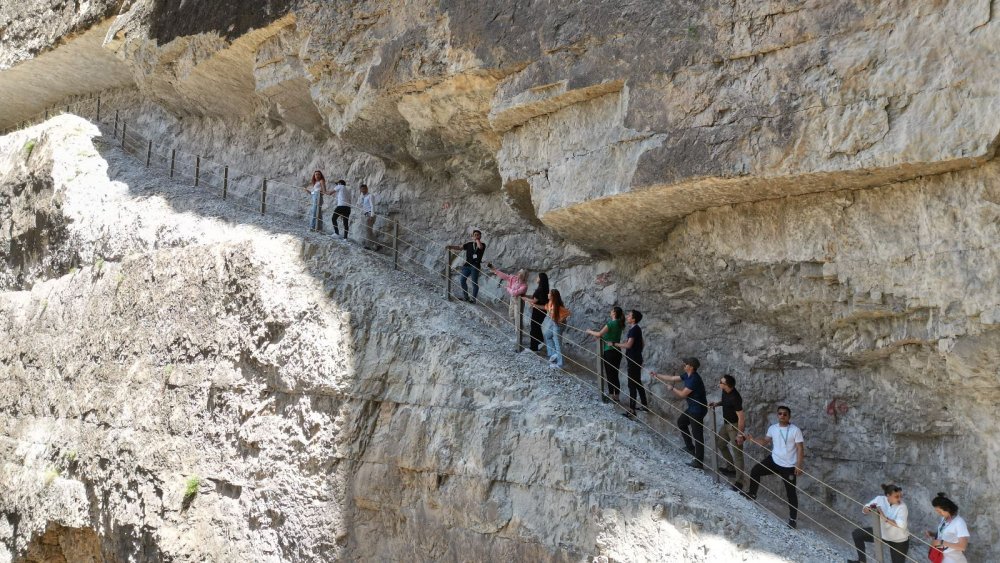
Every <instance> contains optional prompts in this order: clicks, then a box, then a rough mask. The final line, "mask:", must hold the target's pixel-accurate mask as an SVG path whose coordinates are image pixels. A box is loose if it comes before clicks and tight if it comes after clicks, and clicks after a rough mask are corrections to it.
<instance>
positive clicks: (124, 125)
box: [122, 121, 128, 149]
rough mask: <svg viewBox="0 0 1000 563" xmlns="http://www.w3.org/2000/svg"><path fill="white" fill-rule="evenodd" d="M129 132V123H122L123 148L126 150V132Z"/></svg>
mask: <svg viewBox="0 0 1000 563" xmlns="http://www.w3.org/2000/svg"><path fill="white" fill-rule="evenodd" d="M126 130H128V121H122V148H123V149H124V148H125V131H126Z"/></svg>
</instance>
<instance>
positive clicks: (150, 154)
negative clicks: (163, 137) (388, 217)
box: [146, 139, 153, 168]
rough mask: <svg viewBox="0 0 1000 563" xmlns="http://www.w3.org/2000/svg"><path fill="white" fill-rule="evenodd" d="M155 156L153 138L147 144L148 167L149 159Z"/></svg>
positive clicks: (147, 164)
mask: <svg viewBox="0 0 1000 563" xmlns="http://www.w3.org/2000/svg"><path fill="white" fill-rule="evenodd" d="M152 157H153V140H152V139H150V140H149V143H147V144H146V168H149V161H150V159H151V158H152Z"/></svg>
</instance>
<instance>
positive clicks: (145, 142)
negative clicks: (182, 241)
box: [81, 98, 930, 561]
mask: <svg viewBox="0 0 1000 563" xmlns="http://www.w3.org/2000/svg"><path fill="white" fill-rule="evenodd" d="M98 100H99V98H98ZM88 101H89V100H84V101H81V103H83V102H88ZM98 103H99V102H98ZM116 121H117V120H116ZM98 122H99V126H100V125H108V123H107V122H106V121H100V120H99V121H98ZM117 129H118V128H117V123H116V127H115V133H117ZM121 137H122V139H121V145H122V148H124V149H126V152H127V153H128V154H132V153H129V152H128V149H129V148H130V147H128V145H135V147H132V148H131V149H132V152H136V153H138V152H139V151H140V150H141V149H143V148H145V150H146V152H145V153H144V154H145V155H147V162H149V158H148V157H149V156H150V155H152V154H154V151H153V149H152V146H153V144H152V143H151V141H150V140H149V139H145V138H143V137H142V136H140V135H138V134H136V133H135V132H134V131H127V130H126V127H125V122H123V127H122V135H121ZM115 139H116V140H117V137H115ZM126 139H127V140H126ZM178 152H180V154H182V155H185V154H186V155H188V156H194V157H197V159H198V161H201V162H205V163H211V164H214V165H216V166H218V167H224V168H225V170H226V173H227V176H228V180H229V181H230V182H232V181H233V180H234V178H235V177H244V178H251V179H253V178H259V179H261V180H262V181H264V182H265V183H267V182H272V183H273V185H275V187H277V186H282V187H284V188H286V189H291V190H301V189H303V188H302V187H296V186H293V185H291V184H288V183H286V182H282V181H280V180H274V179H267V178H262V177H259V176H256V175H253V174H251V173H247V172H243V171H236V175H235V176H234V175H231V173H232V172H233V171H234V170H235V169H233V168H231V167H228V166H224V165H222V164H221V163H216V162H214V161H212V160H210V159H204V160H202V157H200V156H199V155H194V154H192V153H186V152H184V151H177V150H176V149H173V150H172V151H171V155H170V156H169V157H168V156H167V155H166V154H165V153H162V152H159V151H156V152H155V154H157V155H158V156H160V157H162V158H164V159H166V158H170V159H171V162H172V164H173V165H174V172H175V173H176V154H177V153H178ZM141 156H142V155H140V154H136V157H137V158H140V157H141ZM149 163H150V165H151V162H149ZM193 168H194V169H197V165H196V166H195V167H193ZM187 169H188V170H192V167H191V166H190V165H188V167H187ZM200 172H206V173H207V174H209V175H211V176H213V177H215V178H217V179H218V178H220V176H219V175H218V174H217V173H212V172H210V171H207V170H201V171H199V172H198V173H200ZM265 185H266V184H265ZM213 188H214V187H213ZM215 189H221V190H222V193H223V194H225V188H215ZM267 197H276V198H278V200H284V201H290V202H293V203H295V204H296V205H297V206H302V205H303V201H302V198H291V197H290V196H285V195H283V194H277V193H266V194H264V197H262V201H263V202H264V203H266V199H267ZM239 199H249V198H241V197H240V196H239V195H237V194H231V195H230V197H229V198H227V199H226V201H231V202H232V203H233V204H235V205H236V206H237V207H240V208H242V209H245V210H247V211H250V212H252V213H258V212H259V211H261V210H260V209H255V208H254V207H252V206H248V205H246V204H245V203H243V202H240V201H238V200H239ZM305 205H308V204H305ZM268 215H281V216H283V217H285V218H286V219H287V220H294V221H296V222H297V223H298V224H299V225H301V221H302V220H303V216H302V213H301V212H300V213H296V214H294V215H292V214H288V213H284V212H281V211H280V210H279V211H271V212H270V213H268ZM376 217H377V218H380V219H383V220H386V221H389V222H391V223H393V224H394V225H395V228H396V229H400V230H402V232H403V233H404V234H409V235H412V236H414V237H416V238H419V239H422V240H424V241H426V242H428V243H429V244H431V245H438V244H440V243H438V242H437V241H434V240H433V239H431V238H429V237H427V236H426V235H424V234H422V233H420V232H418V231H415V230H413V229H409V228H407V227H405V226H403V225H401V224H400V223H399V222H397V221H394V220H392V219H389V218H387V217H384V216H381V215H376ZM374 231H375V232H378V233H380V234H383V235H386V234H388V233H387V231H385V230H384V229H374ZM355 232H357V230H355ZM361 238H362V239H363V240H365V241H366V242H371V243H373V244H375V245H381V246H385V243H384V241H379V240H377V239H368V238H367V237H361ZM390 238H391V241H392V243H393V250H394V257H393V263H394V265H395V266H397V267H398V266H400V262H399V258H402V259H403V260H404V261H409V262H412V263H413V264H414V265H415V266H416V267H417V268H419V269H420V270H426V271H428V272H429V273H430V274H431V276H432V278H435V277H437V278H445V277H450V276H452V275H453V273H452V272H451V269H450V265H449V267H448V273H447V274H445V273H444V272H443V271H435V270H434V269H431V268H429V267H428V266H427V264H426V262H418V261H417V260H415V259H413V258H411V257H410V256H408V255H398V256H395V255H397V254H398V243H402V244H405V245H406V246H407V248H409V249H410V250H411V251H412V252H414V253H416V254H418V255H420V254H423V255H426V257H427V258H429V259H430V260H432V261H433V260H434V257H433V256H432V255H431V254H430V253H429V251H427V250H426V249H422V248H420V247H418V246H416V245H414V244H413V243H411V242H409V241H406V240H404V239H403V238H402V237H400V236H399V233H398V232H396V233H394V234H393V235H391V237H390ZM375 255H376V256H378V257H380V258H382V259H385V260H388V258H387V257H384V256H381V255H380V254H377V253H375ZM448 256H449V258H450V253H449V254H448ZM476 269H477V270H478V271H479V273H480V275H487V276H488V274H486V272H484V271H483V270H482V269H481V268H476ZM403 271H406V272H407V273H410V274H412V275H415V276H418V277H419V278H421V279H422V280H423V281H425V282H426V283H428V284H430V285H431V286H432V287H433V286H436V284H435V282H434V281H433V279H428V278H427V277H426V276H424V275H423V274H420V273H418V272H417V271H413V270H407V269H404V270H403ZM454 294H455V295H457V290H456V291H455V292H454ZM484 310H485V311H488V312H489V313H490V314H492V315H494V316H496V317H497V318H498V319H499V320H500V322H501V324H506V323H510V324H511V327H513V328H517V325H516V323H515V322H514V320H513V319H509V318H507V317H506V316H503V315H500V314H499V313H497V312H496V311H494V310H493V309H491V308H489V307H485V308H484ZM522 314H523V313H522ZM491 326H492V325H491ZM563 326H565V327H566V328H569V329H570V330H573V331H576V332H579V333H582V334H586V332H585V331H584V330H583V329H580V328H578V327H574V326H572V325H569V324H567V323H563ZM494 328H495V329H497V330H499V328H497V327H495V326H494ZM530 338H531V337H530V336H529V339H530ZM535 340H538V339H535ZM564 341H565V342H567V343H568V344H570V346H572V347H574V348H577V349H580V350H582V351H583V352H584V354H585V356H588V357H590V356H592V357H593V358H595V359H596V360H597V361H598V362H601V361H603V360H602V358H601V357H600V356H599V355H598V354H595V353H594V352H593V351H592V350H590V349H589V348H586V347H583V346H582V345H580V344H578V343H577V342H574V341H573V340H572V339H564ZM540 343H541V342H540ZM566 360H568V361H570V362H572V363H573V364H575V365H577V366H579V367H580V368H581V369H583V370H584V371H585V372H589V373H590V374H593V375H594V376H596V377H598V378H600V377H601V376H600V374H599V373H598V372H597V371H595V370H593V369H592V368H590V367H589V366H587V365H584V364H583V363H581V362H579V361H577V360H576V359H573V358H571V357H569V356H567V357H566ZM626 361H628V360H626ZM643 371H644V372H647V373H651V371H652V370H648V369H646V368H643ZM569 373H571V375H573V376H574V377H576V378H577V379H580V380H581V381H582V382H584V383H587V382H586V381H584V380H583V379H582V378H580V377H579V375H578V374H574V373H572V372H569ZM600 393H601V395H602V396H604V397H608V398H610V396H608V395H607V394H606V393H604V391H603V389H601V391H600ZM647 394H648V395H649V396H650V397H651V398H652V399H654V400H655V401H657V402H658V403H659V404H663V405H666V406H667V407H668V408H669V409H672V410H674V411H677V412H683V411H682V410H681V409H680V408H679V407H677V406H676V405H674V404H672V403H671V402H669V400H668V399H666V398H664V397H662V396H659V395H657V394H655V393H652V392H650V391H649V390H648V389H647ZM704 406H705V407H706V408H708V406H707V404H705V405H704ZM647 412H649V413H650V414H651V415H653V416H654V417H655V418H657V419H659V420H660V421H662V422H663V423H664V424H666V425H667V426H668V427H671V428H674V429H677V430H679V428H678V427H677V426H676V425H675V424H673V423H672V422H671V421H670V420H667V419H666V418H664V417H663V416H661V415H659V414H658V413H656V412H655V411H647ZM638 422H639V423H640V424H642V425H644V426H646V427H648V428H649V429H650V430H651V431H653V432H654V433H655V434H657V435H658V436H660V437H662V438H663V439H664V440H665V441H666V442H667V443H668V444H670V445H671V446H674V447H678V446H676V444H674V443H673V442H672V441H671V440H670V439H669V438H667V437H666V436H665V435H663V434H662V433H661V432H659V431H658V430H656V429H655V428H654V427H652V426H651V425H649V424H648V423H646V422H645V421H641V420H639V421H638ZM703 426H704V427H706V428H707V425H703ZM717 430H718V429H717V428H713V429H712V430H711V431H710V434H711V435H710V436H709V437H710V438H711V437H714V436H718V435H719V433H718V431H717ZM700 443H701V445H703V446H707V444H706V443H705V442H704V441H702V442H700ZM744 455H745V456H746V457H748V458H749V459H750V460H751V461H752V462H759V461H760V460H759V459H757V458H755V457H753V456H752V455H748V454H744ZM706 469H707V470H709V471H711V472H713V473H715V474H716V476H717V477H722V476H721V474H720V473H719V472H718V471H717V470H716V469H711V468H708V467H706ZM743 475H745V476H747V477H749V473H748V472H747V471H743ZM803 475H805V476H807V477H809V478H811V479H813V480H814V481H816V482H817V483H818V484H820V485H823V486H825V487H827V488H828V489H829V490H831V491H833V492H835V493H837V494H838V495H840V496H842V497H843V498H845V499H847V500H849V501H851V502H853V503H855V504H856V505H858V506H862V507H863V506H864V504H863V503H861V502H860V501H858V500H857V499H854V498H853V497H851V496H850V495H848V494H846V493H844V492H843V491H841V490H839V489H838V488H836V487H833V486H832V485H830V484H828V483H826V482H824V481H822V480H821V479H819V478H817V477H815V476H814V475H812V474H811V473H808V472H805V471H803ZM779 478H780V477H779ZM723 479H724V477H723ZM759 485H760V487H761V488H762V489H763V490H765V491H768V492H770V493H771V494H772V495H774V496H775V497H776V498H778V499H781V495H779V494H778V493H777V492H776V491H774V490H772V489H770V488H769V487H766V486H764V484H763V483H759ZM801 492H802V493H803V494H804V495H805V496H806V497H807V498H809V499H810V500H813V501H814V502H816V503H817V504H819V505H820V506H823V507H824V508H826V509H827V510H829V511H831V512H833V513H834V514H836V515H837V516H839V517H840V518H842V519H844V520H845V521H846V522H848V523H849V524H851V525H852V526H854V525H856V524H855V523H854V522H853V521H852V520H850V519H848V518H846V517H845V516H843V515H842V514H840V513H839V512H838V511H837V510H836V509H834V508H833V507H831V506H829V505H828V504H826V503H824V502H823V501H821V500H819V499H817V498H816V497H814V496H812V495H811V494H810V493H808V492H807V491H805V490H801ZM755 502H758V504H759V501H756V500H755ZM784 503H785V504H786V505H789V506H790V503H789V502H788V501H787V500H784ZM765 508H766V507H765ZM800 514H801V515H803V516H805V517H806V518H807V519H809V520H810V521H812V522H814V523H815V524H816V525H818V526H819V527H821V528H823V529H824V530H826V531H827V532H828V533H830V534H831V535H833V536H834V537H837V538H838V539H840V540H841V541H845V542H846V543H847V544H848V545H849V546H851V547H852V548H853V542H851V541H848V540H845V539H844V538H841V537H840V536H839V535H838V534H836V533H835V532H833V531H832V530H830V529H829V528H827V527H826V526H825V525H823V524H822V523H820V522H819V521H817V520H815V519H814V518H813V517H812V516H810V515H809V514H808V513H806V512H804V511H803V512H800ZM911 537H913V538H915V539H917V541H918V542H919V543H922V544H924V545H928V546H929V545H930V544H929V543H927V542H926V541H924V540H923V539H922V538H919V537H917V536H916V535H914V534H911ZM889 547H890V549H892V548H891V546H889ZM906 558H907V559H909V560H911V561H915V560H914V559H912V558H911V557H909V556H906Z"/></svg>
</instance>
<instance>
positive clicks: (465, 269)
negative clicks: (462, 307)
mask: <svg viewBox="0 0 1000 563" xmlns="http://www.w3.org/2000/svg"><path fill="white" fill-rule="evenodd" d="M482 238H483V233H482V232H480V231H479V229H476V230H474V231H472V241H470V242H467V243H465V244H463V245H462V246H449V247H448V248H449V249H450V250H462V251H465V265H463V266H462V281H461V285H462V299H464V300H466V301H468V302H470V303H475V302H476V298H477V297H478V296H479V274H480V272H481V271H482V264H483V253H484V252H486V244H485V243H484V242H483V241H482ZM469 278H472V299H469V288H468V286H467V285H466V280H468V279H469Z"/></svg>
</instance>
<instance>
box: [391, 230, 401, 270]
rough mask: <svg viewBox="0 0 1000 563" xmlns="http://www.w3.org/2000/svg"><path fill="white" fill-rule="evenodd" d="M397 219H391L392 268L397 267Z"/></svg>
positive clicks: (395, 268)
mask: <svg viewBox="0 0 1000 563" xmlns="http://www.w3.org/2000/svg"><path fill="white" fill-rule="evenodd" d="M397 241H399V221H397V220H395V219H393V220H392V269H393V270H398V269H399V244H398V242H397Z"/></svg>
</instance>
